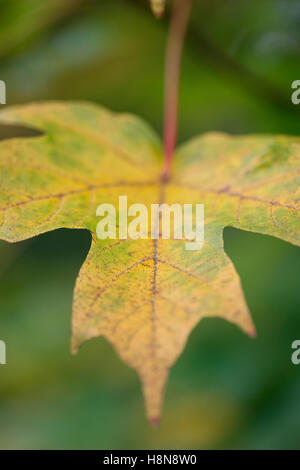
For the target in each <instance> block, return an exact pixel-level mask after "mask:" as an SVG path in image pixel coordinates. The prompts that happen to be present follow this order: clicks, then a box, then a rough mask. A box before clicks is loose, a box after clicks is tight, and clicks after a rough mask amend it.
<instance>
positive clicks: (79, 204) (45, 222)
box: [0, 102, 300, 423]
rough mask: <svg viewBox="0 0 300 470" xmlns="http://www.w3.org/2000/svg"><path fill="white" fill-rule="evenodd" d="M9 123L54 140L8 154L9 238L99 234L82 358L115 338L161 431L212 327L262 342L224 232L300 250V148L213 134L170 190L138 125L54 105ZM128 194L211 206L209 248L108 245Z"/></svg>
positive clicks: (4, 212) (2, 191)
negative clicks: (181, 369) (233, 329)
mask: <svg viewBox="0 0 300 470" xmlns="http://www.w3.org/2000/svg"><path fill="white" fill-rule="evenodd" d="M0 120H1V122H3V123H14V124H22V125H27V126H29V127H33V128H36V129H39V130H41V131H42V132H43V135H41V136H38V137H34V138H15V139H11V140H4V141H2V142H1V143H0V238H1V239H3V240H6V241H8V242H17V241H20V240H25V239H27V238H30V237H33V236H35V235H38V234H41V233H44V232H47V231H50V230H55V229H58V228H61V227H65V228H78V229H79V228H83V229H87V230H89V231H90V232H91V234H92V243H91V248H90V252H89V254H88V256H87V259H86V260H85V262H84V264H83V266H82V268H81V270H80V273H79V275H78V278H77V281H76V287H75V292H74V305H73V320H72V350H73V351H74V352H75V351H77V350H78V348H79V347H80V345H81V344H82V343H83V342H84V341H86V340H88V339H90V338H93V337H96V336H104V337H105V338H107V339H108V340H109V341H110V342H111V343H112V344H113V346H114V347H115V349H116V351H117V352H118V354H119V355H120V356H121V358H122V359H123V360H124V361H125V362H126V363H127V364H129V365H130V366H131V367H133V368H135V369H136V370H137V372H138V374H139V376H140V378H141V381H142V384H143V390H144V396H145V400H146V406H147V415H148V417H149V419H150V420H151V421H152V422H153V423H155V422H157V421H158V419H159V416H160V413H161V407H162V397H163V391H164V387H165V384H166V381H167V377H168V373H169V369H170V367H171V366H172V364H174V362H175V361H176V359H177V358H178V356H179V355H180V354H181V352H182V350H183V349H184V347H185V344H186V341H187V338H188V336H189V333H190V332H191V330H192V329H193V328H194V326H195V325H196V324H197V323H198V322H199V321H200V320H201V319H202V318H205V317H221V318H224V319H226V320H228V321H230V322H232V323H234V324H236V325H237V326H239V327H240V328H241V329H242V330H243V331H245V332H246V333H247V334H248V335H250V336H254V335H255V328H254V325H253V323H252V320H251V317H250V314H249V311H248V308H247V305H246V303H245V299H244V295H243V292H242V289H241V284H240V280H239V276H238V274H237V272H236V270H235V268H234V266H233V264H232V262H231V260H230V259H229V257H228V256H227V255H226V253H225V252H224V246H223V230H224V227H227V226H231V227H236V228H240V229H243V230H250V231H254V232H258V233H263V234H268V235H273V236H276V237H279V238H281V239H283V240H286V241H289V242H291V243H293V244H295V245H300V219H299V212H300V204H299V200H300V190H299V187H300V185H299V183H300V139H299V138H297V137H285V136H238V137H231V136H228V135H225V134H220V133H209V134H205V135H203V136H200V137H196V138H195V139H193V140H192V141H190V142H188V143H187V144H185V145H183V146H181V147H180V148H179V149H178V150H177V152H176V155H175V159H174V162H173V168H172V174H171V178H170V179H169V181H168V183H162V182H161V179H160V174H161V167H162V154H161V153H162V151H161V143H160V141H159V139H158V137H157V136H156V135H155V133H154V132H153V131H152V130H151V129H150V128H149V126H148V125H147V124H145V123H144V122H143V121H141V120H140V119H139V118H137V117H135V116H131V115H126V114H120V115H117V114H113V113H111V112H110V111H108V110H106V109H104V108H101V107H99V106H96V105H92V104H87V103H68V104H66V103H56V102H53V103H51V102H50V103H40V104H32V105H27V106H19V107H12V108H7V109H5V110H4V111H2V112H1V113H0ZM120 195H127V197H128V205H130V204H132V203H136V202H138V203H142V204H145V205H146V206H147V208H148V210H149V211H150V205H151V204H155V203H162V202H165V203H168V204H173V203H180V204H185V203H189V204H196V203H203V204H204V206H205V242H204V247H203V249H202V250H200V251H186V250H185V240H172V239H171V240H161V239H159V240H151V239H147V240H131V239H127V240H104V241H101V240H99V239H97V237H96V234H95V231H96V226H97V222H98V221H99V218H98V217H96V208H97V206H98V205H99V204H101V203H110V204H113V205H115V207H116V208H118V198H119V196H120ZM100 359H101V358H100ZM102 360H105V358H102Z"/></svg>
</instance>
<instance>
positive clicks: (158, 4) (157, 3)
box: [150, 0, 165, 19]
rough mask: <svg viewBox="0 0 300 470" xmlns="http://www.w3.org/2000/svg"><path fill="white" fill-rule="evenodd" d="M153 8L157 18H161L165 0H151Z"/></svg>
mask: <svg viewBox="0 0 300 470" xmlns="http://www.w3.org/2000/svg"><path fill="white" fill-rule="evenodd" d="M150 1H151V9H152V11H153V13H154V15H155V16H156V18H158V19H159V18H161V17H162V16H163V14H164V11H165V0H150Z"/></svg>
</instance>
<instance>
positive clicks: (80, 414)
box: [0, 0, 300, 449]
mask: <svg viewBox="0 0 300 470" xmlns="http://www.w3.org/2000/svg"><path fill="white" fill-rule="evenodd" d="M167 26H168V15H166V17H165V18H164V19H163V20H162V21H157V20H155V18H154V17H153V16H152V14H151V12H150V9H149V6H148V2H147V1H138V0H136V1H134V0H122V1H118V0H102V1H96V0H10V1H7V0H0V79H2V80H5V81H6V84H7V103H8V104H9V105H10V104H15V103H27V102H30V101H34V100H48V99H64V100H76V99H84V100H91V101H94V102H99V103H101V104H103V105H105V106H107V107H109V108H110V109H112V110H114V111H129V112H133V113H136V114H138V115H140V116H142V117H143V118H145V119H146V120H148V121H149V122H150V123H151V125H152V126H153V127H154V128H155V129H156V130H157V131H158V132H159V133H160V134H161V128H162V102H163V58H164V48H165V39H166V32H167ZM299 53H300V3H299V1H298V0H239V1H236V0H198V1H196V0H195V5H194V9H193V13H192V19H191V23H190V27H189V31H188V35H187V38H186V44H185V51H184V58H183V68H182V83H181V92H180V131H179V139H180V141H183V140H186V139H188V138H190V137H191V136H194V135H195V134H199V133H201V132H204V131H207V130H222V131H227V132H230V133H238V134H240V133H270V132H272V133H287V134H295V135H297V134H299V127H300V105H299V107H297V106H293V105H292V104H291V91H292V90H291V83H292V81H293V80H296V79H300V69H299ZM13 132H15V131H13V130H11V129H9V128H4V127H1V128H0V135H1V137H2V138H3V137H8V136H9V135H11V134H12V133H13ZM18 132H20V130H19V131H18ZM0 158H1V157H0ZM89 244H90V235H89V234H88V233H87V232H85V231H76V230H58V231H55V232H52V233H49V234H46V235H42V236H40V237H37V238H36V239H34V240H29V241H27V242H24V243H18V244H15V245H9V244H6V243H4V242H1V243H0V277H1V279H0V281H1V282H0V339H3V340H5V341H6V343H7V361H8V364H7V365H6V366H0V448H1V449H92V448H97V449H139V448H142V449H143V448H152V449H156V448H157V449H172V448H178V449H180V448H181V449H183V448H188V449H192V448H200V449H220V448H228V449H240V448H249V449H292V448H294V449H295V448H296V449H299V448H300V365H299V366H298V367H297V366H295V365H293V364H292V363H291V359H290V358H291V352H292V350H291V344H292V341H293V340H294V339H300V312H299V305H300V302H299V290H298V289H299V275H300V250H299V248H297V247H293V246H292V245H288V244H286V243H284V242H281V241H280V240H276V239H275V238H271V237H266V236H258V235H255V234H252V233H247V232H242V231H239V230H234V229H230V228H227V229H226V230H225V247H226V251H227V253H228V254H229V256H230V257H231V258H232V260H233V262H234V264H235V266H236V268H237V270H238V272H239V274H240V276H241V280H242V284H243V287H244V290H245V295H246V298H247V301H248V304H249V306H250V309H251V312H252V315H253V318H254V320H255V323H256V326H257V330H258V338H257V339H256V340H250V339H249V338H247V337H246V336H244V335H243V334H242V332H241V331H239V330H238V329H237V328H236V327H234V326H233V325H231V324H229V323H226V322H225V321H223V320H220V319H210V320H204V321H202V322H201V323H200V324H199V326H198V327H197V328H196V329H195V331H194V332H193V333H192V335H191V337H190V339H189V342H188V345H187V348H186V350H185V352H184V354H183V355H182V356H181V358H180V359H179V361H178V362H177V364H176V365H175V366H174V368H173V369H172V373H171V377H170V381H169V384H168V388H167V393H166V400H165V407H164V414H163V420H162V423H161V426H160V427H159V428H158V429H153V428H151V427H150V426H149V425H148V423H147V422H146V420H145V417H144V409H143V402H142V396H141V392H140V386H139V382H138V379H137V376H136V374H135V373H134V372H133V371H132V370H131V369H129V368H128V367H127V366H125V365H124V364H123V363H122V362H121V361H120V360H119V358H118V357H117V356H116V354H115V353H114V351H113V350H112V348H111V347H110V345H109V344H108V343H107V342H106V341H105V340H103V339H101V338H98V339H94V340H91V341H89V342H88V343H86V344H85V345H84V346H83V347H82V349H81V350H80V352H79V353H78V354H77V356H71V355H70V352H69V340H70V319H71V304H72V291H73V286H74V282H75V278H76V276H77V273H78V270H79V268H80V266H81V264H82V262H83V260H84V257H85V256H86V253H87V251H88V249H89Z"/></svg>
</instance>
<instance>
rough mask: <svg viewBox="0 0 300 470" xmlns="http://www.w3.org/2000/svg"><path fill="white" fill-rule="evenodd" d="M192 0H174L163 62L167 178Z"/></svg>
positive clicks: (164, 174)
mask: <svg viewBox="0 0 300 470" xmlns="http://www.w3.org/2000/svg"><path fill="white" fill-rule="evenodd" d="M192 2H193V0H174V5H173V10H172V15H171V22H170V29H169V35H168V42H167V50H166V63H165V103H164V108H165V117H164V169H163V173H162V179H163V180H164V181H165V180H167V179H168V178H169V175H170V170H171V163H172V159H173V154H174V150H175V146H176V139H177V119H178V118H177V115H178V91H179V76H180V64H181V56H182V49H183V43H184V37H185V32H186V28H187V24H188V19H189V16H190V12H191V7H192Z"/></svg>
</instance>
